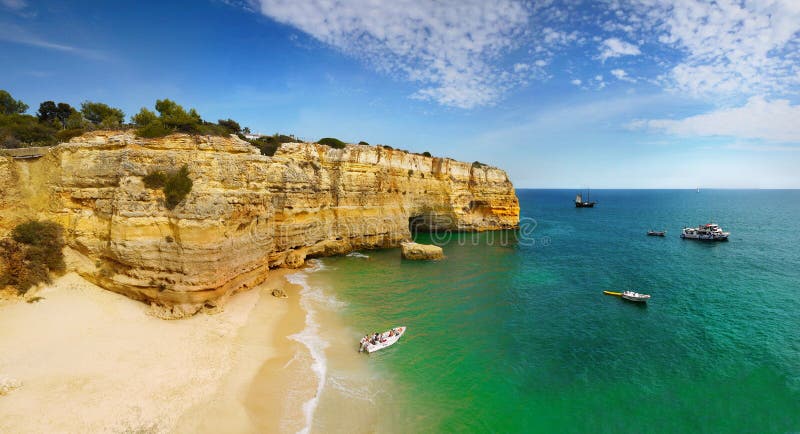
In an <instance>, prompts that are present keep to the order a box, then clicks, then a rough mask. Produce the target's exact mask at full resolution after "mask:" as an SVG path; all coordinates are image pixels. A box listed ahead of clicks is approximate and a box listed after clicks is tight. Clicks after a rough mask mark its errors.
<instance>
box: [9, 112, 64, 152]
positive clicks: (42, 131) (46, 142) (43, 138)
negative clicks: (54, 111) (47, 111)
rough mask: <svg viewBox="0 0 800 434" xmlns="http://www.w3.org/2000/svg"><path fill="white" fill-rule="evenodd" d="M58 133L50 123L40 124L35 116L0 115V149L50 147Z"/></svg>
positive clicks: (54, 142)
mask: <svg viewBox="0 0 800 434" xmlns="http://www.w3.org/2000/svg"><path fill="white" fill-rule="evenodd" d="M57 131H58V129H57V128H56V127H54V126H53V124H52V123H41V122H39V119H37V118H36V117H35V116H30V115H20V114H10V115H0V140H2V142H0V147H2V148H18V147H24V146H52V145H55V144H56V143H57V141H56V138H55V134H56V132H57Z"/></svg>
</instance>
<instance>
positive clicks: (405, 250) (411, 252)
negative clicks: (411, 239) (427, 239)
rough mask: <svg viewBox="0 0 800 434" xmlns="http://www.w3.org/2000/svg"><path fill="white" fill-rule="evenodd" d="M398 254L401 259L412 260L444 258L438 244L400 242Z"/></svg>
mask: <svg viewBox="0 0 800 434" xmlns="http://www.w3.org/2000/svg"><path fill="white" fill-rule="evenodd" d="M400 254H401V255H403V259H410V260H413V261H420V260H436V259H442V258H444V251H443V250H442V248H441V247H439V246H432V245H430V244H418V243H400Z"/></svg>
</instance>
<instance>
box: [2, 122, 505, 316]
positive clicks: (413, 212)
mask: <svg viewBox="0 0 800 434" xmlns="http://www.w3.org/2000/svg"><path fill="white" fill-rule="evenodd" d="M182 165H186V166H187V167H188V169H189V176H190V178H191V179H192V182H193V188H192V191H191V192H190V193H189V195H188V196H187V197H186V199H185V200H183V202H181V203H180V204H179V205H178V206H177V207H176V208H175V209H173V210H168V209H167V208H166V207H165V206H164V195H163V192H162V191H161V190H152V189H148V188H146V187H145V185H144V183H143V181H142V178H143V177H144V176H146V175H147V174H148V173H151V172H153V171H169V170H175V169H176V168H179V167H181V166H182ZM0 192H1V193H0V236H3V235H5V234H6V233H7V232H8V231H9V230H10V229H11V228H12V227H13V225H15V224H17V223H19V222H21V221H22V220H24V219H28V218H39V219H49V220H52V221H55V222H58V223H60V224H61V225H62V226H64V229H65V238H66V242H67V245H68V248H67V249H66V253H67V257H68V263H69V265H70V267H71V268H73V269H75V270H76V271H78V272H79V273H80V274H81V275H82V276H84V277H85V278H87V279H88V280H90V281H92V282H94V283H96V284H98V285H100V286H102V287H104V288H107V289H110V290H112V291H116V292H119V293H122V294H125V295H127V296H129V297H132V298H134V299H137V300H142V301H145V302H148V303H151V304H152V305H154V306H156V307H158V308H159V309H161V312H160V314H162V315H164V316H167V317H180V316H183V315H188V314H192V313H194V312H196V311H197V310H199V309H200V308H202V307H203V306H204V305H205V306H207V307H210V308H213V307H215V306H216V305H217V304H219V303H221V302H224V301H225V299H226V298H227V297H228V296H229V295H230V294H232V293H234V292H235V291H239V290H242V289H246V288H249V287H252V286H254V285H257V284H258V283H259V282H260V281H261V280H263V278H264V277H265V275H266V273H267V271H268V270H269V269H270V268H274V267H299V266H301V265H302V264H303V263H304V262H305V259H306V258H307V257H313V256H325V255H335V254H342V253H347V252H350V251H352V250H355V249H363V248H378V247H391V246H397V245H398V244H399V243H400V241H401V240H404V239H408V238H409V237H410V230H409V227H414V228H416V229H422V230H459V231H481V230H496V229H512V228H516V227H517V225H518V222H519V203H518V200H517V197H516V195H515V193H514V189H513V186H512V184H511V182H510V181H509V179H508V177H507V176H506V174H505V172H503V171H502V170H500V169H497V168H493V167H488V166H483V165H477V164H476V165H471V164H469V163H462V162H458V161H454V160H451V159H447V158H432V157H425V156H422V155H416V154H411V153H407V152H403V151H397V150H393V149H389V148H384V147H372V146H361V145H348V146H347V147H346V148H344V149H332V148H330V147H327V146H322V145H317V144H307V143H288V144H284V145H282V146H281V148H280V149H279V150H278V151H277V153H276V154H275V156H273V157H266V156H262V155H260V153H259V151H258V150H257V149H255V148H254V147H252V146H250V145H249V144H248V143H247V142H245V141H243V140H240V139H238V138H237V137H234V136H231V137H209V136H189V135H181V134H176V135H171V136H168V137H164V138H159V139H142V138H137V137H135V136H134V135H133V134H132V133H128V132H109V131H98V132H93V133H88V134H85V135H83V136H80V137H76V138H74V139H72V140H71V141H70V142H68V143H62V144H60V145H58V146H56V147H53V148H51V149H50V151H49V152H47V153H46V154H45V155H44V156H42V157H40V158H32V159H27V160H15V159H12V158H11V157H4V156H0Z"/></svg>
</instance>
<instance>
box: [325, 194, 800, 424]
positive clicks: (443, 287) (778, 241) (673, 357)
mask: <svg viewBox="0 0 800 434" xmlns="http://www.w3.org/2000/svg"><path fill="white" fill-rule="evenodd" d="M574 194H575V192H574V191H571V190H519V191H518V195H519V198H520V203H521V208H522V212H521V214H522V218H523V230H522V231H520V232H519V233H518V236H516V237H513V236H512V237H509V235H514V233H498V232H495V233H483V234H480V235H477V236H476V235H473V234H468V235H462V236H460V237H455V238H453V239H450V240H444V239H443V238H442V239H440V237H438V236H433V237H434V238H431V237H432V235H428V234H424V235H419V236H418V237H417V239H418V241H420V242H431V241H434V242H438V243H441V244H442V245H443V247H444V250H445V254H446V256H447V259H446V260H444V261H441V262H427V263H426V262H410V261H402V260H401V259H400V258H399V256H400V255H399V252H398V250H394V249H390V250H383V251H372V252H364V253H366V254H367V255H369V256H370V257H369V259H364V258H354V257H341V258H326V259H324V261H323V262H324V264H325V267H326V268H325V269H324V270H322V271H319V272H317V273H315V274H314V279H316V281H317V282H320V284H321V282H323V281H324V282H327V285H329V286H330V287H331V288H330V290H331V291H332V293H333V294H334V295H335V297H336V298H337V299H339V300H341V301H342V302H344V304H343V307H341V309H340V314H341V318H342V320H343V321H344V323H345V324H346V325H347V327H348V328H349V329H351V330H353V334H354V336H353V338H354V342H355V340H357V339H358V337H360V335H359V334H358V333H360V334H363V333H367V332H370V331H375V330H385V329H388V328H389V327H391V326H395V325H406V326H408V327H409V329H408V332H407V334H406V336H404V337H403V339H402V340H401V341H400V342H399V343H398V344H397V345H395V346H393V347H391V348H389V349H387V350H384V351H381V352H378V353H376V354H372V355H370V356H365V357H369V361H368V365H369V367H370V369H372V370H374V371H375V372H377V373H379V374H380V376H381V377H382V378H385V379H386V380H387V387H391V388H392V392H391V393H387V394H385V395H383V396H382V397H381V398H380V399H381V400H382V401H381V402H380V403H376V405H379V406H380V407H381V408H382V409H384V410H382V414H383V415H385V417H384V418H382V419H381V421H380V422H378V423H377V426H376V427H375V430H376V431H379V432H609V433H625V432H631V433H642V432H675V433H687V432H753V433H767V432H796V431H800V292H799V290H800V231H798V229H800V228H799V226H800V225H799V224H798V222H797V219H798V216H800V191H737V190H704V191H702V192H701V193H696V192H695V191H685V190H684V191H666V190H663V191H652V190H646V191H636V190H609V191H602V190H599V191H593V192H592V198H593V200H598V201H599V203H598V205H597V207H596V208H594V209H576V208H574V206H573V205H572V200H573V198H574ZM711 219H713V220H714V221H715V222H717V223H719V224H720V225H721V226H722V227H723V228H724V229H725V230H728V231H730V232H731V233H732V235H731V239H730V241H729V242H726V243H704V242H699V241H689V240H681V239H680V237H679V234H680V228H681V227H682V226H684V225H698V224H701V223H705V222H707V221H709V220H711ZM534 221H535V223H534ZM651 228H652V229H659V230H662V229H666V230H667V236H666V237H665V238H658V237H648V236H646V235H645V233H646V232H647V230H648V229H651ZM625 289H638V290H640V291H642V292H646V293H649V294H651V295H652V297H653V298H652V299H651V301H650V302H649V303H648V305H646V306H641V305H637V304H632V303H629V302H625V301H622V300H621V299H619V298H618V297H611V296H606V295H603V293H602V291H603V290H625ZM354 345H355V344H354ZM388 385H391V386H388Z"/></svg>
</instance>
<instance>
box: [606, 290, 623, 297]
mask: <svg viewBox="0 0 800 434" xmlns="http://www.w3.org/2000/svg"><path fill="white" fill-rule="evenodd" d="M603 294H606V295H616V296H617V297H622V293H621V292H613V291H603Z"/></svg>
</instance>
